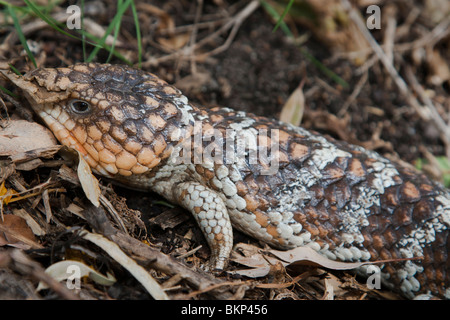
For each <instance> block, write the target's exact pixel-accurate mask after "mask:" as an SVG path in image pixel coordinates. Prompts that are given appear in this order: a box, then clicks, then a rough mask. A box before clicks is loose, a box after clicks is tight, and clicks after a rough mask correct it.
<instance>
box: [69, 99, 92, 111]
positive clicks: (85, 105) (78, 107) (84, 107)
mask: <svg viewBox="0 0 450 320" xmlns="http://www.w3.org/2000/svg"><path fill="white" fill-rule="evenodd" d="M69 106H70V108H71V109H72V111H73V112H75V113H79V114H83V113H88V112H89V111H91V104H90V103H89V102H86V101H84V100H77V99H73V100H70V101H69Z"/></svg>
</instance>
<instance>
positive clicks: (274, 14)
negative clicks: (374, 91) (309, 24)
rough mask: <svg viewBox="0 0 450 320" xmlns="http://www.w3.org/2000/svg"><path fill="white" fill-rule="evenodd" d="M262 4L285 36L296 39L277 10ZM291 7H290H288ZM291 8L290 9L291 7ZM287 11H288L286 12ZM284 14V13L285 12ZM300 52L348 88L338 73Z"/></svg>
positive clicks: (262, 2) (267, 4) (305, 52)
mask: <svg viewBox="0 0 450 320" xmlns="http://www.w3.org/2000/svg"><path fill="white" fill-rule="evenodd" d="M261 4H262V5H263V7H264V9H265V10H266V11H267V13H268V14H270V15H271V16H272V17H273V18H274V19H276V20H277V21H278V22H279V23H280V28H281V30H282V31H283V32H284V34H285V35H286V36H287V37H289V38H291V39H294V34H293V33H292V31H291V30H290V29H289V27H288V25H287V24H286V23H285V22H284V21H283V20H282V19H280V15H279V14H278V12H277V11H276V10H275V8H273V7H272V6H271V5H270V4H269V3H267V2H266V1H264V0H261ZM288 6H289V5H288ZM289 8H290V7H289ZM285 11H286V10H285ZM283 13H284V12H283ZM299 49H300V52H301V53H302V54H303V55H304V56H305V57H306V58H307V59H308V60H309V61H311V62H312V63H313V64H314V65H315V66H316V68H318V69H319V70H320V71H322V72H323V73H324V74H325V75H326V76H328V77H329V78H330V79H332V80H333V81H334V82H336V83H337V84H339V85H341V86H342V87H344V88H346V89H347V88H348V87H349V84H348V83H347V81H345V80H344V79H342V78H341V77H339V76H338V75H337V74H336V73H334V72H333V71H331V70H330V69H329V68H327V67H326V66H325V65H324V64H323V63H322V62H320V61H319V60H317V59H316V58H315V57H314V56H313V55H312V54H310V53H308V52H307V51H306V50H305V49H303V48H299Z"/></svg>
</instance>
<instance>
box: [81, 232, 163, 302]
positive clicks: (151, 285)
mask: <svg viewBox="0 0 450 320" xmlns="http://www.w3.org/2000/svg"><path fill="white" fill-rule="evenodd" d="M83 238H84V239H86V240H89V241H91V242H92V243H94V244H96V245H97V246H99V247H100V248H102V249H103V250H104V251H106V253H108V254H109V255H110V256H111V258H113V259H114V260H115V261H117V262H118V263H119V264H120V265H121V266H122V267H124V268H125V269H127V270H128V271H129V272H130V273H131V274H132V275H133V276H134V277H135V278H136V280H138V281H139V282H140V283H141V284H142V285H143V286H144V288H145V289H146V290H147V291H148V293H150V295H151V296H152V297H153V298H154V299H156V300H169V297H168V296H167V294H166V293H165V292H164V290H163V289H162V288H161V287H160V285H159V283H158V282H156V280H155V279H153V277H152V276H151V275H150V273H148V272H147V270H145V269H144V268H143V267H141V266H140V265H138V264H137V263H136V261H134V260H133V259H131V258H130V257H128V256H127V255H126V254H125V253H124V252H123V251H122V250H121V249H120V248H119V246H118V245H117V244H115V243H114V242H112V241H110V240H108V239H106V238H105V237H103V236H102V235H99V234H94V233H89V232H85V233H84V235H83Z"/></svg>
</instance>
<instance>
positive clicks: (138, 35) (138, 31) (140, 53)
mask: <svg viewBox="0 0 450 320" xmlns="http://www.w3.org/2000/svg"><path fill="white" fill-rule="evenodd" d="M131 11H132V13H133V19H134V25H135V26H136V40H137V45H138V68H139V69H140V68H141V67H142V41H141V29H140V26H139V18H138V14H137V10H136V5H135V3H134V1H133V2H132V3H131Z"/></svg>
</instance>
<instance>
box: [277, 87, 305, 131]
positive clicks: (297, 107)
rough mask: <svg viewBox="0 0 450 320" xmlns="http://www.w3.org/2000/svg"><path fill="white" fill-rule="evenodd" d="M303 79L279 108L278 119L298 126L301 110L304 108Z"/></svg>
mask: <svg viewBox="0 0 450 320" xmlns="http://www.w3.org/2000/svg"><path fill="white" fill-rule="evenodd" d="M303 84H304V80H303V81H302V82H301V83H300V84H299V86H298V87H297V88H296V89H295V90H294V92H292V93H291V95H290V96H289V98H288V100H287V101H286V103H285V104H284V106H283V109H281V114H280V120H281V121H283V122H287V123H291V124H293V125H294V126H299V125H300V123H301V122H302V117H303V111H304V109H305V96H304V95H303Z"/></svg>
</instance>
